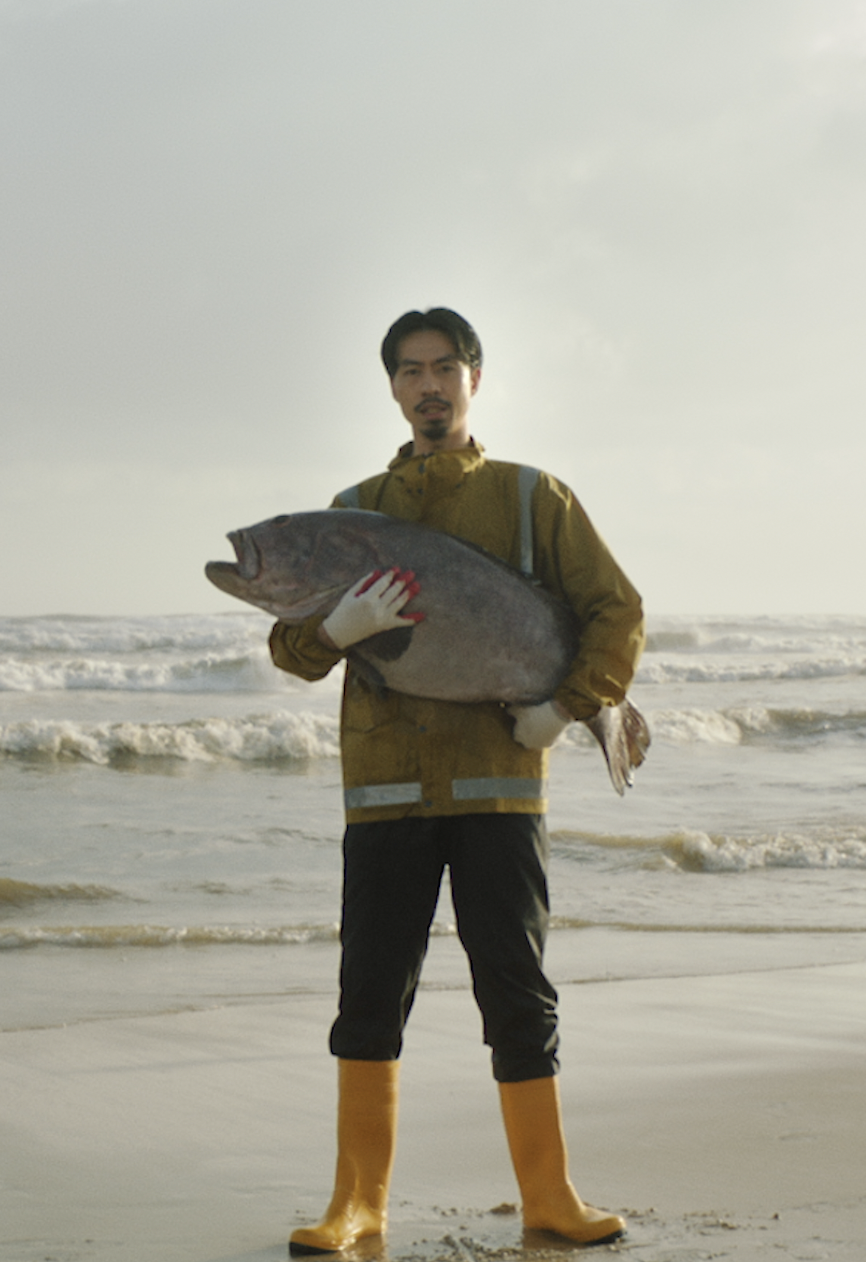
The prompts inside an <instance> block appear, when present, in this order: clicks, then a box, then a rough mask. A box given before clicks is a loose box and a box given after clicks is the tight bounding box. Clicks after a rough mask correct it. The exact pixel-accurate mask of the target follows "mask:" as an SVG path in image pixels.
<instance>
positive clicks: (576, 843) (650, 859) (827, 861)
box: [551, 825, 866, 873]
mask: <svg viewBox="0 0 866 1262" xmlns="http://www.w3.org/2000/svg"><path fill="white" fill-rule="evenodd" d="M551 841H552V842H553V846H554V851H555V853H557V854H559V855H564V856H568V854H569V852H571V854H572V855H574V856H575V857H578V856H579V855H580V853H581V850H583V851H586V850H589V851H592V850H596V851H608V852H610V853H611V854H612V855H613V854H616V855H617V857H618V861H619V860H622V861H623V862H625V863H627V864H629V865H630V866H635V867H638V868H646V869H656V870H659V869H661V870H664V869H671V870H673V869H679V870H680V871H684V872H704V873H716V872H727V873H738V872H739V873H742V872H751V871H755V870H757V869H761V868H764V869H767V868H809V869H812V870H814V871H826V870H829V869H836V868H851V869H856V870H863V869H866V825H854V826H850V827H843V826H823V827H820V828H815V829H813V830H812V831H806V830H804V829H788V830H780V831H778V832H774V833H755V834H752V835H748V834H741V835H740V836H734V835H731V834H715V835H714V834H711V833H706V832H700V831H692V830H681V831H678V832H676V833H672V834H664V835H662V836H656V837H653V836H650V837H637V836H630V835H627V834H597V833H587V832H580V831H574V830H570V829H557V830H555V831H553V832H551Z"/></svg>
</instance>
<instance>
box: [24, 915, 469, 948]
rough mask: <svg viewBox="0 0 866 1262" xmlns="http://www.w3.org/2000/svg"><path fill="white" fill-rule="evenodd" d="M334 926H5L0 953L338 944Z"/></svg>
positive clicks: (440, 930) (435, 930)
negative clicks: (52, 949) (44, 949)
mask: <svg viewBox="0 0 866 1262" xmlns="http://www.w3.org/2000/svg"><path fill="white" fill-rule="evenodd" d="M430 932H431V935H432V936H433V937H453V936H454V935H455V934H456V929H455V928H454V926H453V925H450V924H445V923H440V922H438V921H434V923H433V925H432V926H431V929H430ZM339 938H340V926H339V925H338V924H336V923H334V924H316V925H272V926H261V925H243V924H240V925H181V926H171V925H148V924H142V925H54V926H49V925H46V926H17V925H16V926H5V927H3V928H2V929H0V951H16V950H24V949H28V948H34V947H45V946H51V947H72V948H92V949H101V950H111V949H113V948H124V949H125V948H131V947H150V948H158V947H177V946H181V947H183V946H193V947H208V946H270V947H274V946H305V945H307V944H308V943H313V942H338V941H339Z"/></svg>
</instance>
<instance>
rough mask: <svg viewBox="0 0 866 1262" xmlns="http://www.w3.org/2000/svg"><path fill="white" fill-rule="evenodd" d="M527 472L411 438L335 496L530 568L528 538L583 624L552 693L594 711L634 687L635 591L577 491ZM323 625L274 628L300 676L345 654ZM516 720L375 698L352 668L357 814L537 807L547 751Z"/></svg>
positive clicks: (344, 722) (549, 580) (639, 630)
mask: <svg viewBox="0 0 866 1262" xmlns="http://www.w3.org/2000/svg"><path fill="white" fill-rule="evenodd" d="M529 475H531V476H529ZM529 475H528V474H527V471H526V467H525V466H521V465H516V464H508V463H505V462H503V461H493V460H487V459H486V458H485V456H484V452H483V448H481V447H480V446H478V445H475V444H472V445H471V446H468V447H464V448H461V449H460V450H458V451H448V452H438V453H436V454H434V455H430V456H420V457H419V456H413V455H412V454H411V444H409V446H408V447H406V448H404V449H402V450H401V451H400V453H399V454H398V455H397V458H396V459H395V460H394V461H392V463H391V465H390V466H389V468H388V471H387V472H386V473H383V474H380V475H378V476H377V477H374V478H370V479H368V480H367V481H365V482H362V483H360V484H359V485H358V486H357V487H354V488H352V491H351V493H344V495H339V496H337V498H336V500H335V501H334V506H335V507H342V508H346V507H350V506H351V507H356V506H357V507H359V508H364V509H372V510H375V511H378V512H384V513H389V514H391V515H392V516H394V517H400V518H403V519H405V520H409V521H418V522H423V523H424V524H426V525H429V526H433V527H435V528H436V529H439V530H445V531H447V532H448V533H449V534H452V535H456V536H457V537H458V538H461V539H466V540H468V541H469V542H470V543H474V544H478V545H480V546H481V547H483V548H486V549H487V551H488V552H492V553H493V554H494V555H496V556H499V557H501V558H502V559H503V560H505V561H507V562H508V563H509V564H511V565H513V566H515V568H524V569H525V568H527V562H528V559H529V558H528V555H527V549H528V546H529V545H528V542H527V541H528V539H529V538H530V537H531V548H530V550H531V552H532V569H533V572H534V575H535V577H536V578H537V579H538V580H539V581H540V582H541V584H542V585H543V586H545V587H547V588H548V589H549V590H550V591H551V592H552V593H553V594H554V595H556V596H559V597H560V599H562V600H564V601H565V602H566V603H567V604H569V605H570V606H571V607H572V609H573V610H574V612H575V615H576V617H577V619H578V625H579V628H580V650H579V652H578V655H577V657H576V658H575V660H574V662H573V663H572V667H571V669H570V671H569V673H568V675H567V676H566V678H565V680H564V681H563V683H562V684H561V686H560V687H559V689H558V690H557V692H556V699H557V700H558V701H559V702H560V703H561V704H562V705H564V706H565V708H566V709H567V710H568V711H569V712H570V713H571V714H572V716H573V717H574V718H576V719H583V718H590V717H591V716H592V715H593V714H595V713H596V711H597V710H598V708H599V706H600V705H603V704H609V705H610V704H612V705H615V704H617V703H618V702H620V701H621V700H622V698H623V697H624V696H625V692H626V689H627V688H628V685H629V683H630V682H631V679H632V676H633V674H634V671H635V668H636V666H637V662H638V659H639V657H640V653H641V649H642V647H643V618H642V613H641V604H640V597H639V596H638V594H637V592H636V591H635V589H634V588H633V587H632V586H631V584H630V583H629V581H628V579H627V578H626V577H625V575H624V574H623V573H622V571H621V570H620V569H619V567H618V566H617V565H616V562H615V561H614V560H613V558H612V557H611V555H610V553H609V551H608V550H607V548H606V547H605V545H604V543H603V542H602V540H601V539H600V538H599V536H598V535H597V534H596V532H595V530H594V529H593V527H592V525H591V523H590V522H589V519H588V518H587V516H586V514H585V513H584V512H583V509H582V508H581V507H580V505H579V504H578V502H577V500H576V499H575V498H574V496H573V495H572V493H571V491H569V490H568V488H567V487H565V486H563V485H562V483H560V482H557V481H556V480H555V479H554V478H551V477H550V476H549V475H548V474H545V473H537V472H536V471H535V470H531V471H529ZM527 486H528V487H529V492H527ZM521 490H522V491H523V498H524V499H526V498H528V497H529V498H531V518H530V525H531V530H528V529H527V518H526V514H521V512H520V501H521ZM344 496H345V498H344ZM320 621H321V618H320V617H314V618H311V619H309V620H308V621H307V622H305V623H303V624H302V625H301V626H298V627H289V626H286V625H285V624H284V623H277V624H276V626H275V627H274V630H273V632H272V635H271V653H272V655H273V658H274V661H275V663H276V664H277V665H278V666H280V667H282V669H284V670H288V671H290V672H292V673H293V674H296V675H300V676H301V677H302V678H304V679H320V678H322V677H323V676H324V675H326V674H327V673H328V671H329V670H331V668H332V667H333V666H334V665H335V664H336V663H337V662H338V661H339V660H340V658H341V657H342V654H338V653H335V652H332V651H331V650H329V649H327V648H326V647H325V646H324V645H323V644H322V643H321V642H320V641H319V639H318V637H317V635H316V631H317V628H318V624H319V622H320ZM512 726H513V724H512V720H511V719H510V718H509V716H508V715H507V714H506V713H505V711H504V709H503V707H502V706H500V705H499V704H497V703H493V702H491V703H483V704H473V705H464V704H460V703H458V702H445V701H428V700H424V699H421V698H417V697H407V696H403V695H402V694H400V693H395V692H389V693H387V694H386V695H385V696H380V695H378V694H377V693H375V692H374V691H372V690H371V689H370V687H369V686H368V685H367V683H366V682H365V681H364V680H363V679H362V678H361V677H360V676H359V675H357V674H356V672H355V671H354V670H352V669H351V667H350V668H349V669H348V670H347V672H346V680H345V686H344V692H343V710H342V719H341V746H342V755H343V784H344V791H345V806H346V817H347V819H348V821H349V822H350V823H356V822H362V821H364V820H376V819H394V818H398V817H402V816H405V815H455V814H469V813H475V812H502V811H506V812H528V813H533V814H540V813H542V812H543V811H545V810H546V808H547V801H546V796H547V751H546V750H527V749H524V748H523V747H522V746H521V745H518V744H517V743H516V742H515V741H514V740H513V738H512V735H511V732H512Z"/></svg>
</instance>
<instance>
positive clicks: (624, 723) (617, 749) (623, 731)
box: [584, 698, 650, 797]
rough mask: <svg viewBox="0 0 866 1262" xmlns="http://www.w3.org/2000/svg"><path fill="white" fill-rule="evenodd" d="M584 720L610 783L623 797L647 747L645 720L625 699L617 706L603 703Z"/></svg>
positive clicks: (630, 784) (631, 783) (647, 731)
mask: <svg viewBox="0 0 866 1262" xmlns="http://www.w3.org/2000/svg"><path fill="white" fill-rule="evenodd" d="M584 721H585V723H586V726H587V727H588V728H589V730H590V731H591V732H592V734H593V736H594V737H595V739H596V740H597V741H598V743H599V745H600V746H601V748H602V752H603V754H604V756H605V760H606V762H607V769H608V771H609V772H610V779H611V783H612V784H613V787H614V788H615V789H616V791H617V793H618V794H619V795H620V797H622V796H623V794H624V793H625V791H626V788H631V787H632V785H633V784H634V773H635V770H636V769H637V768H638V767H639V766H640V765H641V763H642V762H643V761H644V759H645V758H646V754H647V750H648V749H649V746H650V732H649V727H648V726H647V721H646V719H645V718H644V716H643V715H642V714H641V712H640V710H638V708H637V706H635V705H632V703H631V702H630V701H629V700H628V698H626V699H625V701H622V702H621V703H620V704H619V705H617V706H602V708H601V709H600V710H599V712H598V714H596V715H595V716H594V718H591V719H586V720H584Z"/></svg>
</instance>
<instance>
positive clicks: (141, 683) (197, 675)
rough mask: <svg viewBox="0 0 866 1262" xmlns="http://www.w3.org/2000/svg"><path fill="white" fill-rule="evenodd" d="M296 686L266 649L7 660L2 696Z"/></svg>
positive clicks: (0, 672)
mask: <svg viewBox="0 0 866 1262" xmlns="http://www.w3.org/2000/svg"><path fill="white" fill-rule="evenodd" d="M281 687H291V681H290V680H289V679H288V677H287V676H286V675H285V674H284V673H283V672H279V671H277V670H276V669H275V667H274V666H273V664H272V662H271V659H270V656H269V654H268V651H267V648H266V647H265V646H264V645H261V646H259V647H258V648H252V649H250V651H249V652H246V653H242V654H232V655H227V656H220V655H219V654H217V653H208V654H205V655H203V656H201V657H190V658H180V659H177V658H175V659H171V658H169V659H159V658H156V659H150V660H148V659H145V660H143V661H141V660H135V661H129V660H126V659H123V658H117V657H108V656H106V657H60V658H30V659H26V658H23V657H7V658H6V659H5V660H0V692H63V691H69V692H75V691H83V690H90V691H94V692H176V693H185V692H265V691H267V692H273V691H274V690H276V689H278V688H281Z"/></svg>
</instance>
